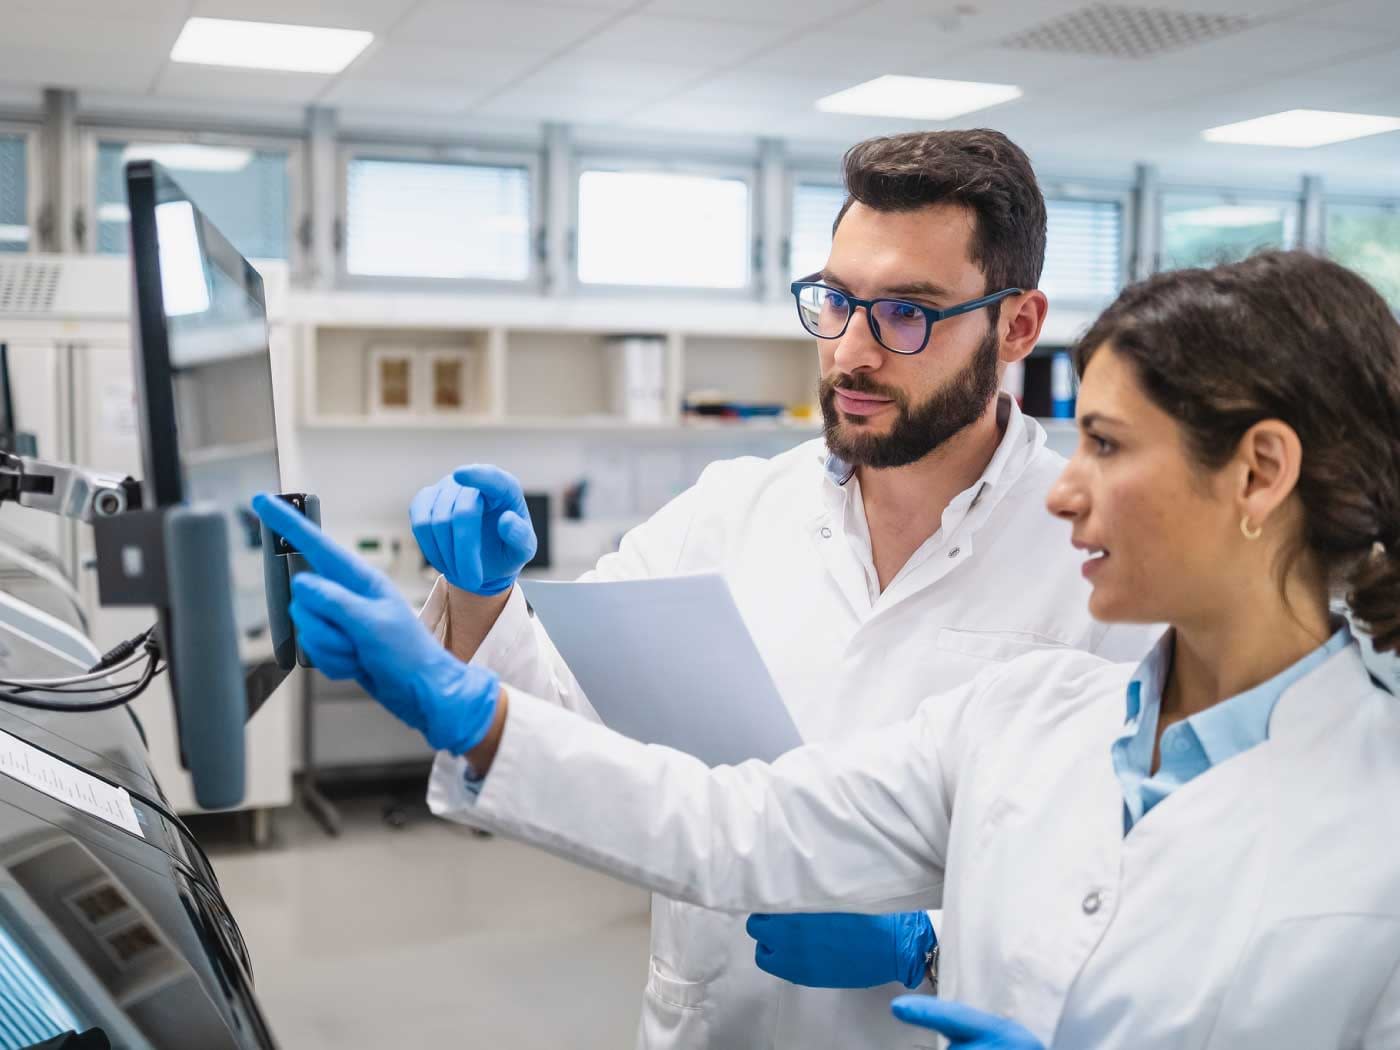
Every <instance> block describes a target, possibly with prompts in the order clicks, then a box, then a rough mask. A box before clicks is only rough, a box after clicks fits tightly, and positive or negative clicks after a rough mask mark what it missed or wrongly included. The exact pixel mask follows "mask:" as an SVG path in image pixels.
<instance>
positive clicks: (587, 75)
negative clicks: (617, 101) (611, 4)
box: [512, 58, 706, 107]
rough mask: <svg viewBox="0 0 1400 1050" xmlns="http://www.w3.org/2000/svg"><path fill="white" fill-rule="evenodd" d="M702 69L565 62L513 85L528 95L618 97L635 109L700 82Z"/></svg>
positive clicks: (563, 60)
mask: <svg viewBox="0 0 1400 1050" xmlns="http://www.w3.org/2000/svg"><path fill="white" fill-rule="evenodd" d="M705 75H706V70H705V69H704V68H703V67H696V66H683V65H675V64H673V63H659V62H647V63H642V62H627V63H618V62H594V61H589V60H586V59H581V58H564V59H559V60H558V61H555V62H551V63H550V64H549V65H547V66H545V67H544V68H543V69H541V70H540V71H539V72H537V73H534V74H532V75H531V76H529V77H527V78H525V79H524V80H522V81H520V82H519V83H518V84H515V85H512V87H513V89H518V90H519V91H521V92H523V93H525V94H530V95H547V94H553V95H555V96H557V97H560V98H562V97H564V96H568V95H598V96H619V97H624V98H628V99H630V100H631V102H632V105H633V106H634V107H635V106H636V105H638V104H639V103H641V102H643V101H645V100H646V99H648V98H658V97H661V96H664V95H667V94H669V93H671V92H673V91H676V90H677V89H679V88H682V87H684V86H685V85H687V84H691V83H694V82H695V81H697V80H699V79H701V78H703V77H704V76H705Z"/></svg>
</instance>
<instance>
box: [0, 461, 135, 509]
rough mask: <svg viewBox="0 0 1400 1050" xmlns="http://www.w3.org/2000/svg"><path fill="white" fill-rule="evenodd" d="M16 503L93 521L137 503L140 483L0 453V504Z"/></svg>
mask: <svg viewBox="0 0 1400 1050" xmlns="http://www.w3.org/2000/svg"><path fill="white" fill-rule="evenodd" d="M6 501H9V502H13V503H18V504H19V505H20V506H21V507H32V508H34V509H35V510H42V511H46V512H48V513H49V514H55V515H57V516H58V517H60V518H70V519H72V520H73V521H81V522H85V523H86V524H88V525H91V524H93V523H94V522H96V521H97V520H98V519H99V518H112V517H116V516H117V515H118V514H124V513H126V512H127V511H128V510H136V509H138V508H139V507H140V506H141V486H140V483H139V482H137V481H134V480H133V479H132V478H130V477H128V476H123V475H119V474H114V473H110V472H106V471H98V470H88V469H86V468H85V467H78V466H74V465H73V464H71V463H51V462H49V461H48V460H43V459H38V458H36V457H34V456H17V455H15V454H14V453H11V452H0V503H5V502H6Z"/></svg>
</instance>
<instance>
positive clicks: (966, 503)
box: [821, 393, 1046, 532]
mask: <svg viewBox="0 0 1400 1050" xmlns="http://www.w3.org/2000/svg"><path fill="white" fill-rule="evenodd" d="M997 425H998V426H999V427H1001V429H1002V435H1001V441H1000V442H998V444H997V448H996V451H995V452H994V453H993V454H992V458H991V459H990V460H989V461H988V463H987V466H986V468H985V469H984V470H983V471H982V475H981V477H979V478H978V479H977V481H975V482H974V483H973V484H972V485H971V486H970V487H968V488H966V489H964V490H963V491H962V492H960V493H958V495H957V496H955V497H954V498H953V500H952V501H951V502H950V503H949V504H948V507H947V509H946V510H945V511H944V512H943V523H942V527H943V529H944V531H945V532H947V531H949V530H950V529H951V528H952V527H953V526H954V525H955V524H957V523H958V522H960V521H961V520H962V517H963V515H964V514H965V512H967V511H969V510H971V509H972V508H973V507H974V506H977V505H978V504H980V503H983V502H985V501H987V500H988V499H989V497H990V496H991V495H992V494H993V493H994V492H995V493H997V494H998V495H999V494H1000V492H1001V491H1004V490H1005V488H1007V487H1009V486H1010V484H1011V483H1012V482H1014V481H1015V480H1016V479H1017V478H1018V477H1020V476H1021V472H1022V471H1023V470H1024V469H1025V467H1026V465H1027V464H1028V463H1030V461H1031V459H1032V458H1033V457H1034V456H1035V454H1036V453H1037V452H1038V451H1039V450H1040V448H1041V447H1042V446H1043V445H1044V444H1045V442H1046V434H1045V428H1044V427H1042V426H1041V425H1040V424H1039V423H1037V422H1036V421H1035V420H1034V419H1030V418H1028V417H1027V416H1026V415H1025V414H1024V413H1023V412H1022V411H1021V408H1020V406H1019V405H1017V404H1016V400H1015V399H1014V398H1013V397H1011V396H1010V395H1009V394H1005V393H1003V394H1000V395H998V399H997ZM821 460H822V471H823V476H824V478H823V485H822V488H823V490H824V494H825V497H826V498H825V500H824V503H825V507H824V510H825V512H826V513H827V514H828V515H829V516H830V517H831V518H832V519H833V520H835V521H843V520H844V517H845V509H846V501H847V500H848V499H849V498H850V496H851V494H852V492H853V487H852V486H851V485H850V484H849V482H850V481H851V480H852V479H853V478H854V477H855V475H856V468H855V467H853V466H852V465H851V464H849V463H847V462H846V461H845V460H843V459H842V458H841V457H840V456H838V455H836V454H835V453H834V452H830V451H828V452H827V453H826V454H825V455H824V456H822V457H821ZM855 488H857V489H858V486H856V487H855Z"/></svg>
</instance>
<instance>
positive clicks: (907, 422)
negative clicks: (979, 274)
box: [818, 327, 1000, 468]
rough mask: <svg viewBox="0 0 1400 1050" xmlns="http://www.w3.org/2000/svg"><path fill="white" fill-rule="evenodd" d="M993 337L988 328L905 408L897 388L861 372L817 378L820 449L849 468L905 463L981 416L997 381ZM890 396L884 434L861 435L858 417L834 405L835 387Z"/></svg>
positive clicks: (865, 425)
mask: <svg viewBox="0 0 1400 1050" xmlns="http://www.w3.org/2000/svg"><path fill="white" fill-rule="evenodd" d="M997 351H998V339H997V332H996V328H995V327H993V328H991V329H990V330H989V331H988V332H987V335H986V337H985V338H984V339H983V340H982V343H981V345H980V346H978V348H977V350H976V352H975V353H974V354H973V355H972V360H971V361H969V362H968V363H967V366H966V367H965V368H964V369H963V370H962V371H961V372H959V373H958V374H957V375H955V376H954V377H953V378H952V379H950V380H949V381H948V382H947V383H946V384H944V386H943V387H942V388H941V389H940V390H938V391H936V392H935V393H934V394H932V395H931V396H930V397H929V398H928V399H927V400H926V401H924V402H923V403H922V404H919V405H915V406H914V407H912V408H911V407H910V406H909V402H908V399H907V397H906V396H905V395H904V394H903V393H902V392H901V391H899V390H894V389H891V388H889V387H885V386H881V385H880V384H879V383H876V382H875V381H874V380H873V379H871V378H869V377H868V376H867V375H866V374H865V373H864V372H854V373H852V374H851V375H838V376H833V377H829V378H824V379H822V380H821V384H820V386H819V388H818V397H819V400H820V402H821V406H822V421H823V423H824V424H825V428H826V447H827V448H828V449H829V450H830V451H831V452H832V453H834V454H835V455H836V456H838V457H840V458H841V459H842V460H844V461H845V462H846V463H848V464H850V465H851V466H853V467H875V468H885V467H905V466H908V465H909V464H910V463H917V462H918V461H919V460H921V459H923V458H924V457H925V456H927V455H928V454H929V453H930V452H932V451H933V450H934V449H936V448H938V447H939V446H940V445H943V444H945V443H946V442H948V441H949V440H951V439H952V438H953V437H955V436H956V435H958V434H959V433H961V432H962V431H964V430H966V429H967V428H968V427H970V426H971V425H972V424H973V423H975V422H977V420H979V419H980V418H982V413H983V412H985V411H986V409H987V402H989V401H990V400H991V399H992V397H993V395H994V394H996V392H997V388H998V386H999V385H1000V384H999V382H998V379H997ZM838 387H839V388H840V389H842V390H851V391H854V392H856V393H859V394H875V395H876V396H878V397H887V398H890V399H891V401H892V402H893V403H894V408H895V411H896V413H897V416H896V418H895V421H894V426H893V427H891V428H890V430H889V432H888V433H886V434H883V435H881V434H872V433H863V432H862V430H863V428H866V427H868V426H869V424H867V423H865V422H864V420H863V418H862V417H859V416H845V417H844V418H843V416H842V413H841V410H840V409H838V408H837V407H836V390H837V388H838Z"/></svg>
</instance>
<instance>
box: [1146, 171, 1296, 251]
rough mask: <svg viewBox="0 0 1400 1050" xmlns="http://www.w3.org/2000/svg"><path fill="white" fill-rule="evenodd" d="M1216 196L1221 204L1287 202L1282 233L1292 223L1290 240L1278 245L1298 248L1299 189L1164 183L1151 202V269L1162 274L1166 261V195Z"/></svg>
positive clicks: (1167, 196) (1284, 247)
mask: <svg viewBox="0 0 1400 1050" xmlns="http://www.w3.org/2000/svg"><path fill="white" fill-rule="evenodd" d="M1174 196H1180V197H1219V198H1220V203H1221V204H1227V205H1246V206H1247V205H1250V204H1278V203H1280V202H1282V203H1286V204H1287V203H1291V204H1292V205H1293V208H1292V211H1291V216H1292V217H1291V219H1285V232H1288V223H1290V222H1291V223H1292V234H1293V237H1292V240H1291V243H1287V242H1286V243H1284V244H1282V245H1280V247H1281V248H1283V249H1285V250H1287V249H1292V248H1298V247H1300V246H1301V245H1302V240H1303V203H1304V202H1303V193H1302V190H1301V188H1300V189H1296V190H1282V189H1267V188H1260V187H1250V186H1222V185H1220V184H1218V183H1204V184H1193V183H1168V184H1163V185H1161V186H1159V187H1158V191H1157V199H1156V201H1155V204H1156V209H1157V215H1156V219H1157V231H1156V232H1157V252H1156V257H1155V258H1154V259H1153V260H1152V272H1153V273H1163V272H1165V271H1166V270H1167V267H1166V265H1165V263H1166V243H1167V238H1166V234H1167V199H1168V198H1169V197H1174Z"/></svg>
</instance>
